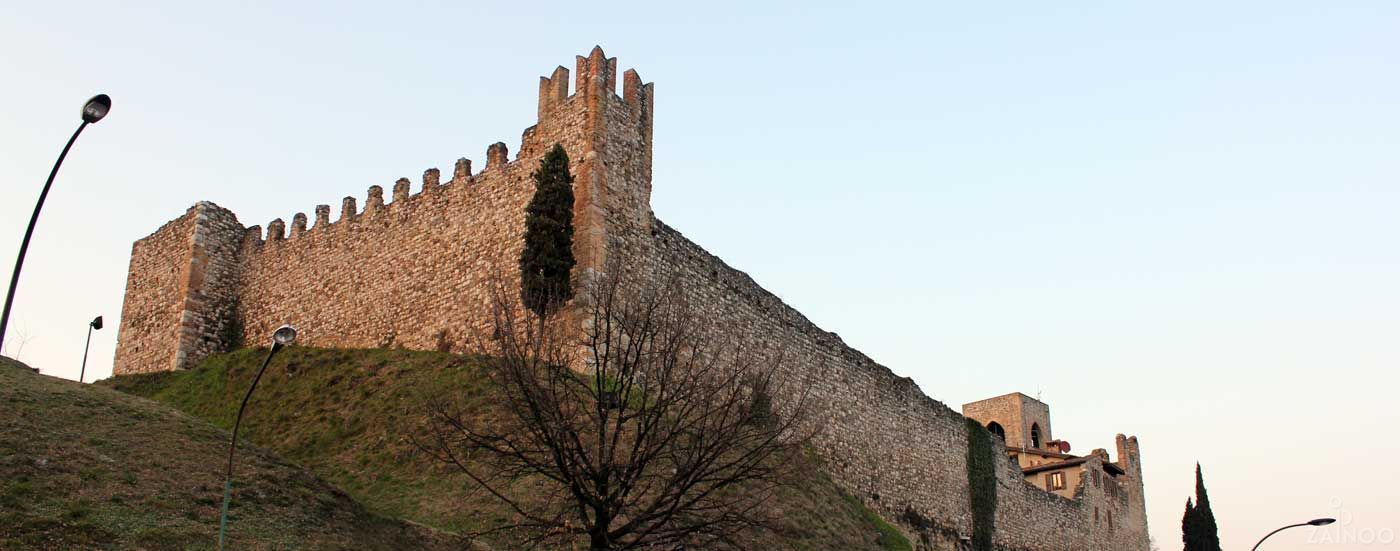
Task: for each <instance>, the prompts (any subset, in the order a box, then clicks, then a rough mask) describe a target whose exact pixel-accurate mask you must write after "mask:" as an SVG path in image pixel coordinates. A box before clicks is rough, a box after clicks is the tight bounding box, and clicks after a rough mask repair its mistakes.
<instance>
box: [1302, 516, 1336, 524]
mask: <svg viewBox="0 0 1400 551" xmlns="http://www.w3.org/2000/svg"><path fill="white" fill-rule="evenodd" d="M1334 522H1337V519H1334V518H1319V519H1313V520H1310V521H1308V525H1310V526H1327V525H1328V524H1332V523H1334Z"/></svg>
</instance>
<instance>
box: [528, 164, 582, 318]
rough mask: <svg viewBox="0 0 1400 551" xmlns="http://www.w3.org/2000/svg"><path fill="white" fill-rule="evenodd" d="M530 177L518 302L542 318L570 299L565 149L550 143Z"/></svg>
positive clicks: (570, 198) (570, 203)
mask: <svg viewBox="0 0 1400 551" xmlns="http://www.w3.org/2000/svg"><path fill="white" fill-rule="evenodd" d="M533 177H534V179H535V195H534V197H532V198H531V199H530V206H528V207H526V208H525V248H524V249H523V250H521V251H520V299H521V300H522V301H524V302H525V307H526V308H529V309H530V311H532V312H534V313H535V314H537V315H540V316H544V315H546V314H548V313H549V312H551V311H552V310H554V309H555V308H557V307H558V306H559V305H560V304H562V303H564V301H567V300H569V299H570V298H572V297H573V287H572V286H571V285H570V283H569V272H570V271H572V270H573V268H574V188H573V183H574V177H573V175H572V174H569V155H568V153H565V152H564V147H563V146H561V145H559V144H554V148H553V149H550V150H549V153H546V154H545V156H544V159H541V160H540V167H539V169H537V170H535V173H534V174H533Z"/></svg>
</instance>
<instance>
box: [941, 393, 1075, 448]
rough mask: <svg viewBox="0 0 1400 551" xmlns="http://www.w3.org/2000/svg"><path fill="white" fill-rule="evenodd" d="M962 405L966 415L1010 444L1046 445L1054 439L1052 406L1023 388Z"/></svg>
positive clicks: (1024, 445) (1022, 446)
mask: <svg viewBox="0 0 1400 551" xmlns="http://www.w3.org/2000/svg"><path fill="white" fill-rule="evenodd" d="M962 409H963V415H965V416H967V417H969V418H971V419H974V420H976V421H977V422H979V423H982V426H984V427H987V430H990V431H992V433H993V434H997V435H998V436H1002V437H1003V438H1005V439H1006V445H1007V446H1008V447H1017V448H1025V449H1047V448H1048V444H1049V442H1050V441H1051V440H1053V439H1054V437H1053V436H1051V433H1050V406H1048V405H1046V404H1045V402H1041V401H1040V400H1037V399H1035V398H1031V397H1030V396H1026V395H1025V394H1021V393H1020V392H1013V393H1011V394H1006V395H1004V396H997V397H995V398H988V399H986V400H979V401H976V402H972V403H970V404H963V408H962ZM998 433H999V434H998Z"/></svg>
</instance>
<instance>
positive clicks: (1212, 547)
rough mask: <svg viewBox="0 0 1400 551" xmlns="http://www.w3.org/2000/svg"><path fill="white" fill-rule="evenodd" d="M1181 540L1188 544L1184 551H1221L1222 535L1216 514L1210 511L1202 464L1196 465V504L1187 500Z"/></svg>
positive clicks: (1182, 520) (1182, 521)
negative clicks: (1216, 520) (1217, 524)
mask: <svg viewBox="0 0 1400 551" xmlns="http://www.w3.org/2000/svg"><path fill="white" fill-rule="evenodd" d="M1181 539H1182V542H1183V543H1185V544H1186V547H1185V550H1184V551H1220V534H1219V529H1218V528H1217V526H1216V524H1215V513H1213V512H1211V510H1210V496H1209V495H1207V494H1206V483H1205V478H1204V477H1202V476H1201V464H1200V463H1197V464H1196V503H1195V505H1194V506H1193V505H1192V504H1191V500H1190V499H1187V500H1186V514H1185V515H1183V516H1182V518H1181Z"/></svg>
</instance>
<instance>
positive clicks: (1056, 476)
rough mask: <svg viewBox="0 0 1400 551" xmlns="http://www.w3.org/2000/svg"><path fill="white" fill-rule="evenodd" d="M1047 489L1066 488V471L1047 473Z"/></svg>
mask: <svg viewBox="0 0 1400 551" xmlns="http://www.w3.org/2000/svg"><path fill="white" fill-rule="evenodd" d="M1045 489H1046V490H1050V491H1055V490H1063V489H1065V473H1045Z"/></svg>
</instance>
